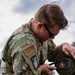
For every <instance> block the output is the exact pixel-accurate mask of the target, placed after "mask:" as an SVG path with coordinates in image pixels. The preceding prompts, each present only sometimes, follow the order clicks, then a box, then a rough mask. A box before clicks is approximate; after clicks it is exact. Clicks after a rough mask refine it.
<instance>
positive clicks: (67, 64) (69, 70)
mask: <svg viewBox="0 0 75 75" xmlns="http://www.w3.org/2000/svg"><path fill="white" fill-rule="evenodd" d="M58 60H59V62H58V63H56V64H55V66H56V67H57V72H58V73H59V74H60V75H72V74H73V73H74V72H75V60H74V59H73V58H72V57H70V56H67V55H65V54H64V53H62V52H61V53H59V54H58V56H57V57H56V60H55V62H57V61H58ZM60 60H61V61H60Z"/></svg>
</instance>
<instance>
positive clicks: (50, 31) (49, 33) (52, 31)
mask: <svg viewBox="0 0 75 75" xmlns="http://www.w3.org/2000/svg"><path fill="white" fill-rule="evenodd" d="M45 29H46V40H47V39H49V38H52V39H54V38H55V36H56V35H57V34H58V33H59V31H60V28H59V27H58V26H57V25H55V26H54V27H51V28H47V27H46V26H45Z"/></svg>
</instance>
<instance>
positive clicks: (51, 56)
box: [47, 40, 59, 61]
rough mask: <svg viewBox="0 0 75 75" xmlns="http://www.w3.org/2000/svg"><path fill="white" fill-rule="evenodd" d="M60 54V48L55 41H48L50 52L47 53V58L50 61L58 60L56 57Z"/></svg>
mask: <svg viewBox="0 0 75 75" xmlns="http://www.w3.org/2000/svg"><path fill="white" fill-rule="evenodd" d="M58 54H59V50H58V47H57V46H56V44H55V43H54V42H53V40H49V41H48V52H47V58H48V60H49V61H54V60H55V59H56V56H57V55H58Z"/></svg>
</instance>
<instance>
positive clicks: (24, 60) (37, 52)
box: [2, 21, 57, 75]
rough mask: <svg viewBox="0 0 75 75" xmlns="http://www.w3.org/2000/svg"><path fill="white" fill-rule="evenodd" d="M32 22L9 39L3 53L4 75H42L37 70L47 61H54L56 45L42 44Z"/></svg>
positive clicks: (50, 42)
mask: <svg viewBox="0 0 75 75" xmlns="http://www.w3.org/2000/svg"><path fill="white" fill-rule="evenodd" d="M31 26H32V24H31V21H30V22H29V23H27V24H25V25H22V26H21V27H20V28H18V29H17V30H16V31H15V32H14V33H13V34H12V35H11V36H10V38H9V39H8V41H7V43H6V45H5V48H4V50H3V52H2V59H3V60H2V61H3V62H4V63H5V64H4V66H2V73H3V75H41V73H40V72H39V71H38V70H37V68H38V67H39V66H40V65H41V64H44V61H45V60H46V59H48V60H50V61H54V59H55V57H56V54H57V53H56V51H54V50H55V44H54V43H53V42H52V40H49V41H46V42H44V43H42V42H41V41H40V40H39V39H38V38H37V37H36V35H35V34H34V32H33V30H32V27H31Z"/></svg>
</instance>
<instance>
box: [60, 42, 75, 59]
mask: <svg viewBox="0 0 75 75" xmlns="http://www.w3.org/2000/svg"><path fill="white" fill-rule="evenodd" d="M61 50H62V52H63V53H65V54H66V55H68V56H70V55H71V56H72V57H73V58H74V59H75V47H74V46H72V45H70V44H68V43H63V44H62V45H61Z"/></svg>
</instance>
